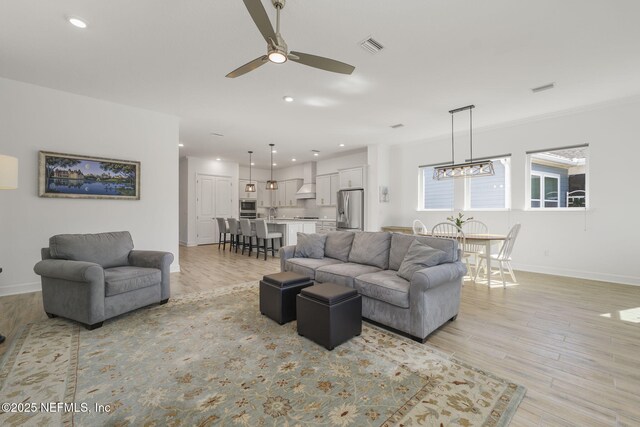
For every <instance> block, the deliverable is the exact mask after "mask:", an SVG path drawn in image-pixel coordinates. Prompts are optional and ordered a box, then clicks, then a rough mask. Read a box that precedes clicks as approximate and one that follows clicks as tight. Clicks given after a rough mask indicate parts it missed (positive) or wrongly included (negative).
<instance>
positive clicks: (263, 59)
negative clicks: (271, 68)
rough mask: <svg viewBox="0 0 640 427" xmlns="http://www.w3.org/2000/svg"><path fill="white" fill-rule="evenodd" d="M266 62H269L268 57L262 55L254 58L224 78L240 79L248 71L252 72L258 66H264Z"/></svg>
mask: <svg viewBox="0 0 640 427" xmlns="http://www.w3.org/2000/svg"><path fill="white" fill-rule="evenodd" d="M267 62H269V57H267V55H262V56H261V57H259V58H256V59H254V60H253V61H250V62H247V63H246V64H244V65H243V66H242V67H238V68H236V69H235V70H233V71H232V72H230V73H229V74H227V75H226V76H225V77H229V78H232V79H233V78H235V77H240V76H241V75H243V74H247V73H248V72H249V71H253V70H255V69H256V68H258V67H259V66H261V65H264V64H266V63H267Z"/></svg>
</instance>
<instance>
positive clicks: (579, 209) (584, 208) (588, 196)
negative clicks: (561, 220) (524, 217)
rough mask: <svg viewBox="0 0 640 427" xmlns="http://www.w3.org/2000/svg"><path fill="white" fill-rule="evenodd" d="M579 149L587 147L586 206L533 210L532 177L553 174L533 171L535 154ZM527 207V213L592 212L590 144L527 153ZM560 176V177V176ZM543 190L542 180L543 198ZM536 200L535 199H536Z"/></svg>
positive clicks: (541, 194) (525, 209) (585, 157)
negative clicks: (532, 163) (532, 161)
mask: <svg viewBox="0 0 640 427" xmlns="http://www.w3.org/2000/svg"><path fill="white" fill-rule="evenodd" d="M577 147H585V148H586V154H585V156H584V159H585V165H584V174H585V180H584V191H585V205H584V206H582V207H561V206H558V207H555V208H551V207H549V208H548V207H544V206H542V205H541V206H540V207H539V208H532V207H531V176H532V174H533V175H541V174H542V175H543V174H552V173H551V172H537V171H532V170H531V160H532V155H533V154H537V153H545V152H553V151H557V150H563V149H567V148H577ZM525 154H526V155H525V177H524V179H525V183H524V184H525V201H524V203H525V205H524V209H523V210H524V211H527V212H582V211H588V210H591V191H590V188H591V186H590V180H591V172H590V169H591V150H590V146H589V144H579V145H572V146H563V147H555V148H548V149H539V150H534V151H527V152H526V153H525ZM558 176H559V175H558ZM558 186H560V182H559V181H558ZM543 188H544V184H543V180H542V179H541V182H540V196H541V197H542V196H543V192H542V191H543ZM534 200H535V199H534ZM540 202H541V203H542V199H541V200H540ZM560 203H561V200H560V195H559V194H558V204H560Z"/></svg>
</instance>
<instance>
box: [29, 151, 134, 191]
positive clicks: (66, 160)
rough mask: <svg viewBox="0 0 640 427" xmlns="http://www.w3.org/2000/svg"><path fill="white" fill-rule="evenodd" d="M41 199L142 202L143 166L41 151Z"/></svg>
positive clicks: (100, 158)
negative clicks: (141, 168) (141, 176)
mask: <svg viewBox="0 0 640 427" xmlns="http://www.w3.org/2000/svg"><path fill="white" fill-rule="evenodd" d="M38 157H39V167H38V170H39V172H38V175H39V176H38V195H39V196H40V197H52V198H66V199H119V200H140V162H138V161H130V160H118V159H110V158H105V157H94V156H83V155H77V154H66V153H55V152H51V151H39V152H38Z"/></svg>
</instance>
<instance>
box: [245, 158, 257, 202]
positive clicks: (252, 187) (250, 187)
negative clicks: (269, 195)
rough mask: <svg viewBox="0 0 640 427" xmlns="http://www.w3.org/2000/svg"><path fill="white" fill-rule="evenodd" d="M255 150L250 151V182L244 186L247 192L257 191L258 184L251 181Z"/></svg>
mask: <svg viewBox="0 0 640 427" xmlns="http://www.w3.org/2000/svg"><path fill="white" fill-rule="evenodd" d="M252 154H253V151H249V182H248V183H247V185H245V186H244V192H245V193H255V192H256V185H255V184H254V183H253V182H252V181H251V155H252Z"/></svg>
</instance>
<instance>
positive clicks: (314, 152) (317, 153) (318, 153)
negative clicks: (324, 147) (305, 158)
mask: <svg viewBox="0 0 640 427" xmlns="http://www.w3.org/2000/svg"><path fill="white" fill-rule="evenodd" d="M311 152H312V153H313V155H314V156H316V157H318V156H319V155H320V152H319V151H318V150H311Z"/></svg>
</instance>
